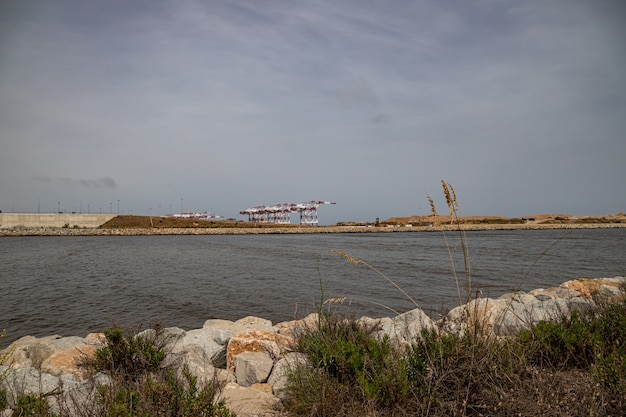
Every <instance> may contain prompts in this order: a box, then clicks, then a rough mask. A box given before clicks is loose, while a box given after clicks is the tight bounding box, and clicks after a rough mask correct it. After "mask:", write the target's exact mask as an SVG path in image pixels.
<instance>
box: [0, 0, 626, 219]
mask: <svg viewBox="0 0 626 417" xmlns="http://www.w3.org/2000/svg"><path fill="white" fill-rule="evenodd" d="M0 141H1V142H0V145H1V147H0V210H2V211H3V212H10V211H16V212H37V211H41V212H51V211H57V209H58V208H59V207H60V209H61V210H62V211H82V212H87V211H90V212H92V213H93V212H100V211H101V212H103V213H108V212H109V211H111V210H112V211H113V212H115V213H117V206H118V200H119V206H120V214H128V213H131V214H137V215H146V214H153V215H156V214H165V213H167V212H170V210H171V211H173V212H179V211H180V209H181V205H182V206H183V210H184V211H192V210H193V211H205V210H207V211H211V212H213V213H215V214H218V215H222V216H226V217H234V218H238V219H245V217H244V216H241V215H239V212H240V211H242V210H244V209H246V208H248V207H252V206H257V205H270V204H277V203H298V202H304V201H309V200H325V201H333V202H336V203H337V204H336V205H334V206H322V207H320V209H319V217H320V223H321V224H331V223H335V222H338V221H349V220H353V221H373V220H375V219H376V218H377V217H378V218H380V219H381V220H383V219H387V218H389V217H393V216H410V215H425V214H429V213H430V208H429V205H428V202H427V200H426V193H429V194H430V195H432V197H433V198H434V199H435V203H436V204H438V206H439V209H440V212H444V213H445V211H446V210H445V209H444V206H445V202H444V200H443V198H442V193H441V188H440V180H441V179H445V180H446V181H448V182H449V183H451V184H452V185H453V186H454V188H455V189H456V193H457V196H458V199H459V203H460V208H461V211H460V214H461V215H504V216H509V217H515V216H523V215H532V214H539V213H569V214H573V215H592V214H610V213H617V212H620V211H622V212H626V185H625V180H626V2H624V1H623V0H524V1H520V0H473V1H466V0H463V1H461V0H458V1H452V0H449V1H446V0H423V1H407V0H405V1H393V0H377V1H374V0H354V1H340V0H328V1H326V0H320V1H313V0H308V1H297V0H284V1H279V0H276V1H272V0H268V1H258V0H250V1H240V0H204V1H202V0H196V1H188V0H162V1H153V0H145V1H127V0H124V1H122V0H111V1H84V0H67V1H64V0H49V1H8V0H6V1H5V0H0ZM294 222H295V219H294Z"/></svg>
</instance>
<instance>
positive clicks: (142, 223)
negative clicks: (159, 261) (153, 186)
mask: <svg viewBox="0 0 626 417" xmlns="http://www.w3.org/2000/svg"><path fill="white" fill-rule="evenodd" d="M282 226H285V227H289V225H281V227H282ZM264 227H276V225H273V224H267V223H250V222H239V221H230V220H199V219H181V218H175V217H152V216H117V217H114V218H112V219H111V220H109V221H108V222H106V223H105V224H103V225H102V226H100V228H102V229H129V228H130V229H133V228H140V229H150V228H159V229H165V228H247V229H250V228H264Z"/></svg>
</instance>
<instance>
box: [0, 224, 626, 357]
mask: <svg viewBox="0 0 626 417" xmlns="http://www.w3.org/2000/svg"><path fill="white" fill-rule="evenodd" d="M445 237H446V238H447V244H446V240H445V239H444V235H443V234H442V233H441V232H406V233H359V234H306V235H200V236H124V237H118V236H114V237H112V236H83V237H80V236H79V237H58V236H57V237H46V236H40V237H4V238H0V330H2V329H6V331H7V338H6V340H5V346H6V343H8V342H10V341H12V340H15V339H17V338H19V337H21V336H24V335H33V336H45V335H52V334H60V335H62V336H70V335H77V336H84V335H86V334H87V333H89V332H94V331H101V330H103V329H104V328H106V327H109V326H111V325H112V324H113V323H115V324H118V325H122V326H137V325H144V326H147V325H149V324H152V323H154V322H161V323H163V324H164V325H166V326H177V327H181V328H184V329H191V328H199V327H202V324H203V323H204V321H205V320H207V319H210V318H221V319H228V320H237V319H239V318H241V317H245V316H248V315H254V316H259V317H263V318H266V319H269V320H272V321H273V322H274V323H277V322H280V321H286V320H291V319H293V318H301V317H303V316H304V315H306V314H307V313H310V312H312V311H315V305H316V303H319V302H320V300H321V299H322V298H329V297H347V298H348V299H349V300H351V303H348V300H346V303H345V304H344V305H343V306H337V307H338V308H341V309H343V310H344V311H346V312H349V313H351V314H354V315H356V316H361V315H367V316H370V317H383V316H389V315H393V314H394V313H393V312H392V311H391V310H390V309H389V308H391V309H393V310H395V311H399V312H402V311H406V310H409V309H411V308H413V307H414V304H413V303H412V302H411V301H409V299H408V298H407V297H406V296H405V295H403V294H402V293H401V292H400V291H399V290H398V289H396V288H395V287H394V286H393V285H392V284H391V283H390V282H389V280H392V281H393V282H395V283H396V284H397V285H398V286H399V287H401V288H402V289H403V290H404V291H405V292H406V293H408V294H409V295H410V296H411V297H412V298H413V300H414V301H415V302H417V303H418V304H419V305H420V306H421V307H422V308H423V309H424V310H425V311H427V312H428V313H429V314H431V316H433V317H435V318H436V317H438V316H439V315H440V313H441V312H442V311H444V310H445V308H452V307H454V306H456V305H458V304H459V291H458V290H457V285H456V283H455V278H454V273H453V268H452V262H451V260H450V254H449V252H448V248H450V251H451V253H452V258H453V260H454V265H455V269H456V274H457V276H458V279H459V281H460V286H461V289H460V293H461V297H462V299H465V272H464V266H463V256H462V245H461V243H460V240H459V236H458V234H455V233H452V232H447V233H446V235H445ZM467 242H468V247H469V254H470V256H469V260H470V272H471V274H470V276H471V279H472V287H473V290H472V291H473V292H475V291H481V293H482V295H483V296H491V297H497V296H500V295H502V294H505V293H507V292H511V291H514V290H516V289H521V290H523V291H529V290H531V289H535V288H547V287H550V286H556V285H558V284H560V283H562V282H564V281H567V280H570V279H576V278H581V277H593V278H596V277H614V276H622V275H625V274H626V229H581V230H514V231H481V232H468V233H467ZM333 250H339V251H343V252H345V253H348V254H349V255H351V256H353V257H356V258H359V259H362V260H363V261H365V262H366V263H367V265H365V264H360V265H354V264H351V263H349V262H347V261H346V260H345V259H344V258H342V257H341V256H339V255H337V254H336V253H334V252H332V251H333ZM368 265H369V266H368Z"/></svg>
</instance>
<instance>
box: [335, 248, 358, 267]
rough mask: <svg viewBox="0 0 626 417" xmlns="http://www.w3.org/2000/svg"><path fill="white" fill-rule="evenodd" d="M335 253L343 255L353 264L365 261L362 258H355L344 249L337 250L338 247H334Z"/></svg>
mask: <svg viewBox="0 0 626 417" xmlns="http://www.w3.org/2000/svg"><path fill="white" fill-rule="evenodd" d="M332 252H333V253H335V254H337V255H339V256H341V257H342V258H343V259H345V260H346V261H348V262H350V263H351V264H353V265H360V264H362V263H363V261H362V260H360V259H359V258H355V257H354V256H352V255H350V254H347V253H345V252H343V251H340V250H337V249H333V251H332Z"/></svg>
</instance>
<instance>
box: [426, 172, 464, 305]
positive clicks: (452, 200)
mask: <svg viewBox="0 0 626 417" xmlns="http://www.w3.org/2000/svg"><path fill="white" fill-rule="evenodd" d="M441 187H442V188H443V193H444V196H445V197H446V204H447V206H448V211H449V213H450V223H451V224H454V225H456V230H457V231H458V233H459V240H460V242H461V251H462V255H463V270H464V275H465V302H466V303H469V302H470V300H471V297H472V275H471V264H470V253H469V242H468V240H467V233H465V231H464V230H463V228H462V227H461V221H460V220H459V216H458V211H459V202H458V200H457V197H456V191H455V190H454V187H453V186H452V184H450V183H448V182H446V181H444V180H441ZM426 198H427V199H428V203H429V204H430V211H431V214H432V216H433V217H434V218H435V219H436V218H437V217H438V214H437V208H436V207H435V203H434V201H433V199H432V197H431V196H430V195H429V194H428V193H426ZM441 233H442V234H443V239H444V241H445V243H446V248H447V250H448V256H449V257H450V265H451V267H452V275H453V276H454V281H455V284H456V289H457V295H458V298H459V305H462V304H463V301H462V299H461V285H460V282H459V277H458V274H457V268H456V263H455V262H454V257H453V255H452V247H451V246H450V243H449V242H448V237H447V235H446V231H445V230H444V229H442V230H441Z"/></svg>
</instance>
